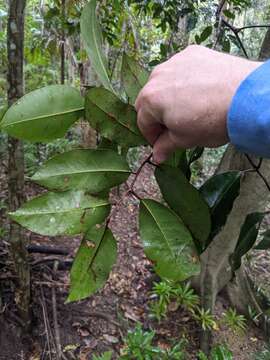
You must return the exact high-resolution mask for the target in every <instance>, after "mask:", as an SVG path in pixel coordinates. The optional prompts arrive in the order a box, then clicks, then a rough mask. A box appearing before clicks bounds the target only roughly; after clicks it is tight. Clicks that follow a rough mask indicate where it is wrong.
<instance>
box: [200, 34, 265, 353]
mask: <svg viewBox="0 0 270 360" xmlns="http://www.w3.org/2000/svg"><path fill="white" fill-rule="evenodd" d="M269 51H270V29H269V30H268V32H267V34H266V37H265V40H264V42H263V46H262V50H261V54H269ZM269 55H270V54H269ZM261 56H265V55H261ZM252 160H253V162H254V163H255V164H256V163H259V159H258V158H257V159H256V158H255V157H253V158H252ZM251 167H252V166H251V165H250V163H249V161H248V160H247V159H246V157H245V155H244V154H240V153H238V152H237V151H236V150H235V149H234V148H233V146H231V145H230V146H229V147H228V149H227V150H226V152H225V154H224V156H223V159H222V160H221V163H220V165H219V168H218V172H226V171H230V170H247V169H250V168H251ZM260 171H261V173H262V174H263V175H264V177H265V179H266V180H267V181H268V183H270V160H267V159H264V160H263V162H262V165H261V168H260ZM269 195H270V194H269V190H268V189H267V187H266V185H265V183H264V182H263V180H262V178H261V177H260V176H259V175H258V174H257V173H255V172H247V173H245V175H244V177H243V179H242V181H241V189H240V194H239V196H238V198H237V199H236V200H235V202H234V206H233V209H232V211H231V213H230V215H229V217H228V219H227V222H226V225H225V226H224V228H223V230H222V231H221V232H220V233H219V234H218V235H217V236H216V238H215V239H214V240H213V242H212V244H211V245H210V246H209V248H208V249H207V250H206V251H205V252H204V254H202V256H201V264H202V271H201V276H200V289H201V297H202V303H203V307H204V308H205V309H210V310H211V311H214V306H215V302H216V296H217V294H218V293H219V292H220V291H221V290H223V289H224V288H226V289H227V292H228V295H229V298H230V300H231V302H232V304H233V305H234V306H236V307H237V306H238V305H239V304H242V306H241V309H239V310H241V311H244V310H245V312H246V313H247V312H248V308H247V307H248V305H251V306H252V307H253V309H255V310H256V311H259V310H261V307H260V305H259V303H258V301H257V299H256V296H255V295H254V293H253V290H252V287H251V286H250V283H249V279H248V278H247V277H246V272H245V270H244V269H243V268H241V269H239V270H238V271H237V272H236V274H235V277H234V278H233V274H232V273H231V267H230V263H229V257H230V255H231V254H232V252H233V251H234V249H235V246H236V243H237V239H238V236H239V233H240V229H241V226H242V224H243V222H244V220H245V218H246V216H247V215H248V214H249V213H252V212H257V211H264V210H265V207H266V205H267V202H268V200H269ZM232 278H233V280H232ZM238 308H239V306H238ZM210 343H211V334H209V333H202V337H201V348H202V350H203V351H205V352H209V348H210Z"/></svg>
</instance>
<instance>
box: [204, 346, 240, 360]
mask: <svg viewBox="0 0 270 360" xmlns="http://www.w3.org/2000/svg"><path fill="white" fill-rule="evenodd" d="M198 360H233V355H232V352H231V351H230V350H229V349H228V347H227V346H226V345H216V346H215V347H214V348H213V349H212V351H211V354H210V357H209V358H208V357H207V356H206V355H205V354H204V353H203V352H202V351H200V352H199V353H198Z"/></svg>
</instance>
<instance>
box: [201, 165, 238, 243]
mask: <svg viewBox="0 0 270 360" xmlns="http://www.w3.org/2000/svg"><path fill="white" fill-rule="evenodd" d="M240 180H241V173H240V172H239V171H229V172H226V173H223V174H217V175H214V176H212V177H211V178H210V179H209V180H207V181H206V182H205V183H204V184H203V185H202V186H201V188H200V193H201V194H202V196H203V197H204V199H205V201H206V202H207V203H208V205H209V207H210V210H211V217H212V229H211V235H210V237H209V243H210V242H211V240H212V239H213V238H214V236H215V235H216V234H217V233H218V232H219V231H220V230H221V229H222V227H223V226H224V225H225V223H226V220H227V217H228V215H229V214H230V212H231V210H232V207H233V203H234V200H235V199H236V198H237V196H238V195H239V191H240ZM209 243H208V244H209Z"/></svg>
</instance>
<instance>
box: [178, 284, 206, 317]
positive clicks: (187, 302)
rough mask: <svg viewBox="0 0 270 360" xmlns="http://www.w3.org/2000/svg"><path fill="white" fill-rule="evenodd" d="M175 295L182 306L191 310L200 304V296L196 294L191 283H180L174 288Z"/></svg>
mask: <svg viewBox="0 0 270 360" xmlns="http://www.w3.org/2000/svg"><path fill="white" fill-rule="evenodd" d="M174 295H175V298H176V301H177V302H178V303H179V305H180V306H183V307H184V308H186V309H187V310H189V311H192V310H194V308H195V307H196V306H197V305H198V304H199V302H200V301H199V296H198V295H197V294H195V292H194V290H193V289H192V288H191V287H190V283H186V284H183V285H182V284H179V285H178V286H177V287H176V288H175V289H174Z"/></svg>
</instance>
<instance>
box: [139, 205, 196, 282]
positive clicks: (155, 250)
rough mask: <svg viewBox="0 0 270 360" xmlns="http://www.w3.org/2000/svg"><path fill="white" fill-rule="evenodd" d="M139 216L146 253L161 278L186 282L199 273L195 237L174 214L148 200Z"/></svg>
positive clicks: (141, 207)
mask: <svg viewBox="0 0 270 360" xmlns="http://www.w3.org/2000/svg"><path fill="white" fill-rule="evenodd" d="M139 217H140V236H141V240H142V243H143V246H144V251H145V254H146V256H147V257H148V258H149V259H150V260H151V261H152V262H153V264H154V268H155V271H156V272H157V274H158V275H159V276H160V277H162V278H165V279H168V280H172V281H182V280H185V279H187V278H189V277H191V276H193V275H195V274H198V273H199V270H200V265H199V261H198V258H197V256H196V251H195V249H194V245H193V240H192V236H191V234H190V232H189V230H188V229H187V228H186V226H185V225H184V223H183V222H182V221H181V219H180V218H179V217H178V216H177V215H176V214H175V213H174V212H173V211H171V210H170V209H168V208H167V207H165V206H164V205H162V204H160V203H158V202H156V201H154V200H148V199H145V200H142V201H141V204H140V216H139Z"/></svg>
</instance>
